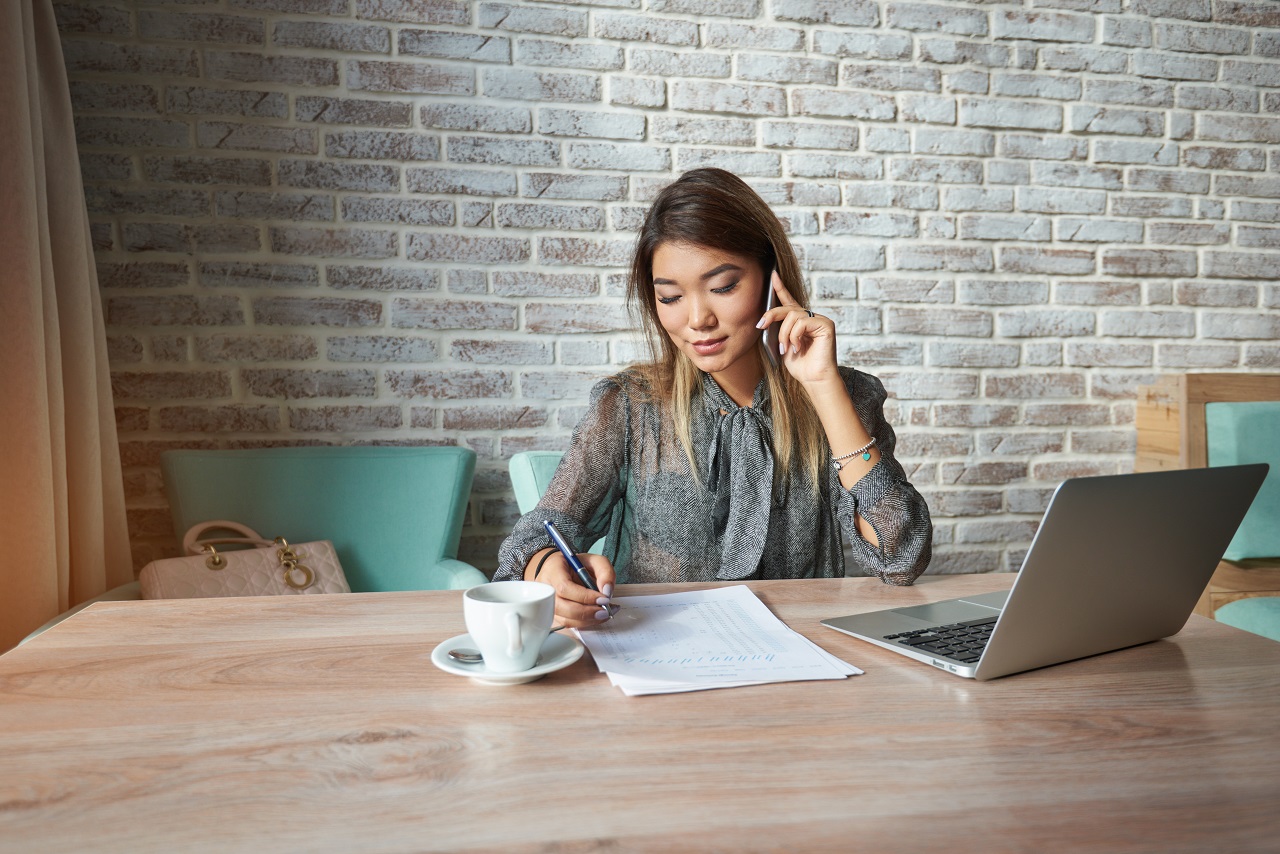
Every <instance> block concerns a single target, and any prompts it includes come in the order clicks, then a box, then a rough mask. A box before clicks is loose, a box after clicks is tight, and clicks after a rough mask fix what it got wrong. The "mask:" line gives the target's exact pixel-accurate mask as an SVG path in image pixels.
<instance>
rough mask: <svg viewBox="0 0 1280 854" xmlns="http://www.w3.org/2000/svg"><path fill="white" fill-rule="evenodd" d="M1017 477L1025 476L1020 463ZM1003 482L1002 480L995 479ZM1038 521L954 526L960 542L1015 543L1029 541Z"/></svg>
mask: <svg viewBox="0 0 1280 854" xmlns="http://www.w3.org/2000/svg"><path fill="white" fill-rule="evenodd" d="M1020 468H1021V474H1019V475H1017V479H1024V478H1025V477H1026V466H1025V465H1022V466H1021V467H1020ZM997 482H1004V481H997ZM1038 526H1039V523H1038V522H1037V521H1035V520H1032V519H1017V520H1009V521H1002V522H988V521H982V522H962V523H961V524H959V525H957V526H956V537H957V540H958V542H961V543H1005V544H1008V543H1016V542H1030V541H1031V538H1032V537H1033V536H1035V533H1036V529H1037V527H1038Z"/></svg>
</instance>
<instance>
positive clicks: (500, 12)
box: [476, 3, 587, 37]
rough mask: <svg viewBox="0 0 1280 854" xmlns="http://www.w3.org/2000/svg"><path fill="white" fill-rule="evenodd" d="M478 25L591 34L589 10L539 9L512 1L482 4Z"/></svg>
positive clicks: (557, 32)
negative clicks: (511, 2) (588, 17)
mask: <svg viewBox="0 0 1280 854" xmlns="http://www.w3.org/2000/svg"><path fill="white" fill-rule="evenodd" d="M476 24H477V25H478V26H479V27H481V28H483V29H494V30H509V31H513V32H519V33H541V34H543V35H549V36H569V37H572V36H584V35H586V34H587V13H586V12H576V11H572V10H568V9H554V8H552V9H537V8H530V7H527V6H515V5H512V4H509V3H481V4H480V8H479V10H478V11H477V15H476Z"/></svg>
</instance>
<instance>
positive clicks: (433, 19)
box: [333, 0, 471, 24]
mask: <svg viewBox="0 0 1280 854" xmlns="http://www.w3.org/2000/svg"><path fill="white" fill-rule="evenodd" d="M339 5H340V8H339V9H338V10H337V11H336V12H334V13H333V14H345V12H346V8H347V3H346V0H340V4H339ZM355 7H356V17H357V18H369V19H372V20H377V21H399V22H403V23H407V24H470V23H471V4H470V3H468V2H465V0H432V2H430V3H422V2H420V0H356V3H355Z"/></svg>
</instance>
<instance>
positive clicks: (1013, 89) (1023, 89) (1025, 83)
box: [991, 74, 1082, 101]
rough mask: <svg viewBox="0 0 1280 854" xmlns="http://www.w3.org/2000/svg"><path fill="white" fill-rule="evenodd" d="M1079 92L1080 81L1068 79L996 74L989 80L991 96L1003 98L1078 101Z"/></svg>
mask: <svg viewBox="0 0 1280 854" xmlns="http://www.w3.org/2000/svg"><path fill="white" fill-rule="evenodd" d="M1081 91H1082V86H1081V83H1080V81H1079V80H1074V79H1072V78H1069V77H1056V76H1051V75H1047V74H996V75H994V76H992V78H991V94H993V95H1002V96H1005V97H1015V98H1018V97H1022V98H1048V99H1051V100H1056V101H1078V100H1080V93H1081Z"/></svg>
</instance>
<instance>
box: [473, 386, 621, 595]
mask: <svg viewBox="0 0 1280 854" xmlns="http://www.w3.org/2000/svg"><path fill="white" fill-rule="evenodd" d="M629 413H630V402H629V399H628V397H627V393H626V390H625V389H624V388H623V387H622V385H621V383H620V381H619V380H618V379H617V378H609V379H605V380H601V381H600V382H598V383H596V385H595V387H594V388H592V389H591V398H590V403H589V405H588V407H587V413H586V415H584V416H583V417H582V420H581V421H579V422H578V425H577V426H576V427H575V428H574V429H573V437H572V439H571V440H570V443H569V450H568V451H566V452H565V454H564V457H563V458H562V459H561V460H560V465H559V467H557V468H556V473H555V475H554V476H553V477H552V478H551V483H550V484H548V486H547V491H546V492H545V493H544V494H543V496H542V498H541V499H540V500H539V501H538V506H537V507H535V508H533V509H532V510H530V511H529V512H528V513H526V514H525V515H523V516H521V517H520V519H519V520H518V521H517V522H516V524H515V527H513V528H512V530H511V535H510V536H509V537H507V539H506V540H504V541H503V543H502V546H501V548H499V549H498V570H497V572H495V573H494V576H493V579H494V581H508V580H519V579H521V578H523V577H524V568H525V566H526V565H527V564H528V563H529V558H530V557H532V556H533V554H534V553H535V552H537V551H538V550H539V549H543V548H546V547H547V546H550V545H551V540H550V538H549V537H547V533H546V530H545V529H544V528H543V527H542V523H543V522H544V521H548V520H549V521H551V522H552V523H553V524H555V526H556V527H557V528H559V529H560V532H561V533H562V534H564V535H565V537H566V538H567V539H568V540H569V542H570V543H572V544H574V545H575V546H576V547H577V548H579V549H584V550H585V549H586V548H587V547H588V546H590V545H591V544H592V543H594V542H595V541H596V540H598V539H600V538H601V537H603V536H604V535H605V534H606V533H607V532H608V529H609V522H610V519H611V518H612V515H613V509H614V507H615V506H616V505H617V504H618V502H619V501H621V499H622V496H623V495H624V494H625V490H626V483H625V469H626V462H627V456H628V455H627V448H628V443H629V442H630V441H631V425H630V419H629Z"/></svg>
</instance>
